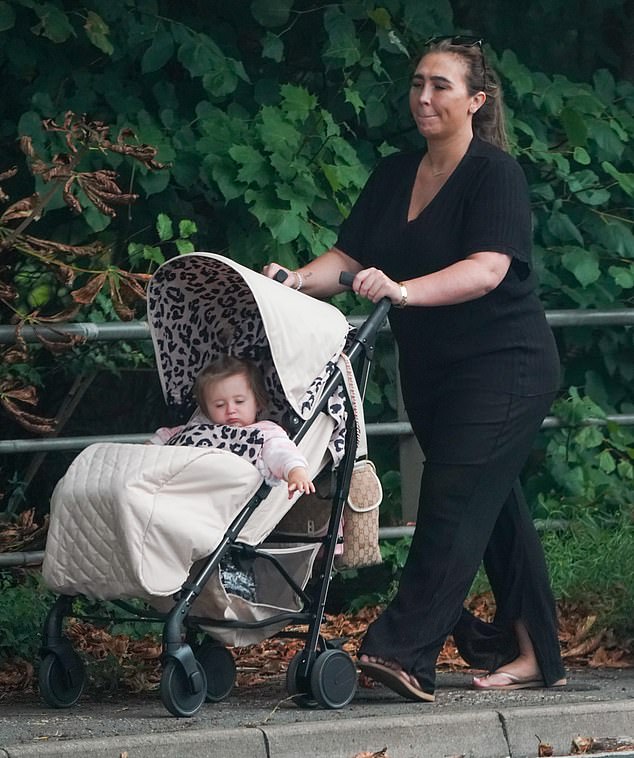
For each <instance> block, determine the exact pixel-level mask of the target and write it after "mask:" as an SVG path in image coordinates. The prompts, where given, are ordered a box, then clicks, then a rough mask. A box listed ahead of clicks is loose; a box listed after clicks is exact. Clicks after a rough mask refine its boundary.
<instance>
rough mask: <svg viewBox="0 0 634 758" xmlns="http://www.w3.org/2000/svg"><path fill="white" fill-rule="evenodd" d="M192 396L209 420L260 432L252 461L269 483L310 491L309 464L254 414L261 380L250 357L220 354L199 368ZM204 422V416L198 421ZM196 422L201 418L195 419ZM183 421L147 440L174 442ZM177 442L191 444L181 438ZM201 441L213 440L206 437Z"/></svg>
mask: <svg viewBox="0 0 634 758" xmlns="http://www.w3.org/2000/svg"><path fill="white" fill-rule="evenodd" d="M194 395H195V398H196V402H197V403H198V407H199V408H200V410H201V412H202V413H203V414H204V415H205V416H206V418H207V419H209V420H210V421H211V422H213V423H214V424H219V425H222V426H231V427H239V428H241V429H243V430H245V431H254V432H259V434H258V435H256V438H257V439H258V440H260V441H261V449H260V452H259V454H258V455H257V457H256V459H255V460H254V461H253V463H254V464H255V465H256V467H257V468H258V469H259V470H260V471H261V473H263V474H264V477H265V479H266V480H267V481H268V482H269V483H276V480H277V481H282V480H284V481H286V482H287V483H288V496H289V498H291V497H293V495H294V494H295V493H296V492H300V493H302V494H304V493H306V494H307V493H309V492H314V491H315V486H314V484H313V482H312V481H311V478H310V476H309V475H308V464H307V462H306V459H305V458H304V456H303V455H302V454H301V453H300V452H299V450H298V448H297V446H296V445H295V444H294V443H293V442H292V441H291V440H290V439H289V437H288V435H287V434H286V432H285V431H284V429H282V427H281V426H279V424H276V423H275V422H273V421H266V420H261V421H258V420H257V417H258V415H259V414H261V413H262V411H263V410H264V409H265V408H266V404H267V396H266V390H265V388H264V381H263V379H262V375H261V373H260V371H259V370H258V368H257V366H255V364H253V363H252V362H251V361H248V360H244V359H240V358H234V357H233V356H230V355H224V356H222V357H221V358H220V359H219V360H217V361H215V362H214V363H211V364H209V365H208V366H207V367H206V368H204V369H203V370H202V371H201V372H200V373H199V374H198V377H197V378H196V383H195V385H194ZM200 421H201V422H202V423H203V424H204V422H205V419H201V420H200ZM198 426H199V427H200V423H199V424H198ZM187 429H188V426H177V427H172V428H167V427H162V428H161V429H158V430H157V431H156V432H155V434H154V435H153V436H152V437H151V438H150V440H149V442H150V444H154V445H165V444H174V442H175V440H176V438H177V436H180V437H183V435H184V433H185V432H186V431H187ZM182 444H194V443H192V442H189V443H188V442H183V443H182ZM203 444H207V445H210V444H213V442H212V441H211V442H210V441H209V440H208V439H205V441H204V443H203Z"/></svg>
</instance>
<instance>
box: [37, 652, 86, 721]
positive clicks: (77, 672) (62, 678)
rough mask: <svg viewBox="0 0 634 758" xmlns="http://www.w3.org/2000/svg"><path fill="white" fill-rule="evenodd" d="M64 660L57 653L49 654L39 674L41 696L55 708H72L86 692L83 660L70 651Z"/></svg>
mask: <svg viewBox="0 0 634 758" xmlns="http://www.w3.org/2000/svg"><path fill="white" fill-rule="evenodd" d="M65 658H66V660H65V661H64V663H62V660H61V659H60V658H59V657H58V656H57V655H55V653H47V655H45V656H44V658H43V659H42V663H41V665H40V670H39V673H38V682H39V686H40V695H41V696H42V697H43V698H44V700H45V701H46V702H47V703H48V704H49V705H50V706H52V707H53V708H70V707H71V705H75V703H76V702H77V701H78V700H79V698H80V696H81V693H82V692H83V691H84V684H85V682H86V674H85V671H84V665H83V663H82V661H81V658H80V657H79V656H78V655H77V653H75V652H74V651H70V652H69V653H67V654H66V656H65Z"/></svg>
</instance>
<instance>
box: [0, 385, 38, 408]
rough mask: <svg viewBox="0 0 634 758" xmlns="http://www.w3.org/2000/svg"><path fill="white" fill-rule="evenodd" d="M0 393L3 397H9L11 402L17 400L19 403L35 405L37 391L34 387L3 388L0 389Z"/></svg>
mask: <svg viewBox="0 0 634 758" xmlns="http://www.w3.org/2000/svg"><path fill="white" fill-rule="evenodd" d="M0 392H2V394H3V395H4V396H5V397H10V398H12V399H13V400H18V401H19V402H21V403H26V404H27V405H33V406H35V405H37V390H36V389H35V387H32V386H30V385H29V386H27V387H15V386H14V387H12V388H6V389H5V388H4V387H0Z"/></svg>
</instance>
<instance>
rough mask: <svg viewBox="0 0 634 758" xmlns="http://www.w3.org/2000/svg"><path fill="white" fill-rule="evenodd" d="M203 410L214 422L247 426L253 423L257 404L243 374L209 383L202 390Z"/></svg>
mask: <svg viewBox="0 0 634 758" xmlns="http://www.w3.org/2000/svg"><path fill="white" fill-rule="evenodd" d="M203 398H204V401H205V408H203V409H202V410H204V411H205V412H206V414H207V416H208V417H209V418H210V419H211V420H212V421H213V422H214V424H225V425H227V426H248V425H249V424H254V423H255V417H256V415H257V412H258V405H257V402H256V399H255V395H254V394H253V390H252V389H251V387H250V385H249V382H248V380H247V377H246V376H245V374H234V375H233V376H227V377H225V378H224V379H218V380H217V381H215V382H213V383H212V384H209V385H207V386H206V387H205V389H204V391H203Z"/></svg>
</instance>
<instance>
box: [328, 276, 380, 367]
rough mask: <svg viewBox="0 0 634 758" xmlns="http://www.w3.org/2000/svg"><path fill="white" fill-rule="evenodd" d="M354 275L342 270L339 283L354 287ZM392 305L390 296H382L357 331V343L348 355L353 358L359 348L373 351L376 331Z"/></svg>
mask: <svg viewBox="0 0 634 758" xmlns="http://www.w3.org/2000/svg"><path fill="white" fill-rule="evenodd" d="M354 276H355V275H354V274H353V273H351V272H350V271H342V272H341V273H340V274H339V284H341V285H342V286H344V287H352V282H353V281H354ZM391 307H392V302H391V301H390V298H389V297H382V298H381V299H380V300H379V302H378V303H376V304H375V306H374V310H373V311H372V313H371V314H370V315H369V317H368V318H367V320H366V321H364V322H363V324H361V326H360V327H359V328H358V330H357V332H356V335H355V343H356V344H355V345H354V346H353V348H352V350H351V352H350V355H349V356H348V357H349V358H351V359H352V358H353V356H354V355H355V354H356V353H357V352H358V351H359V349H361V350H363V351H365V352H368V350H369V351H370V352H372V351H373V350H374V338H375V337H376V333H377V331H378V330H379V328H380V326H381V324H382V323H383V322H384V321H385V319H386V318H387V314H388V313H389V310H390V308H391Z"/></svg>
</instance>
